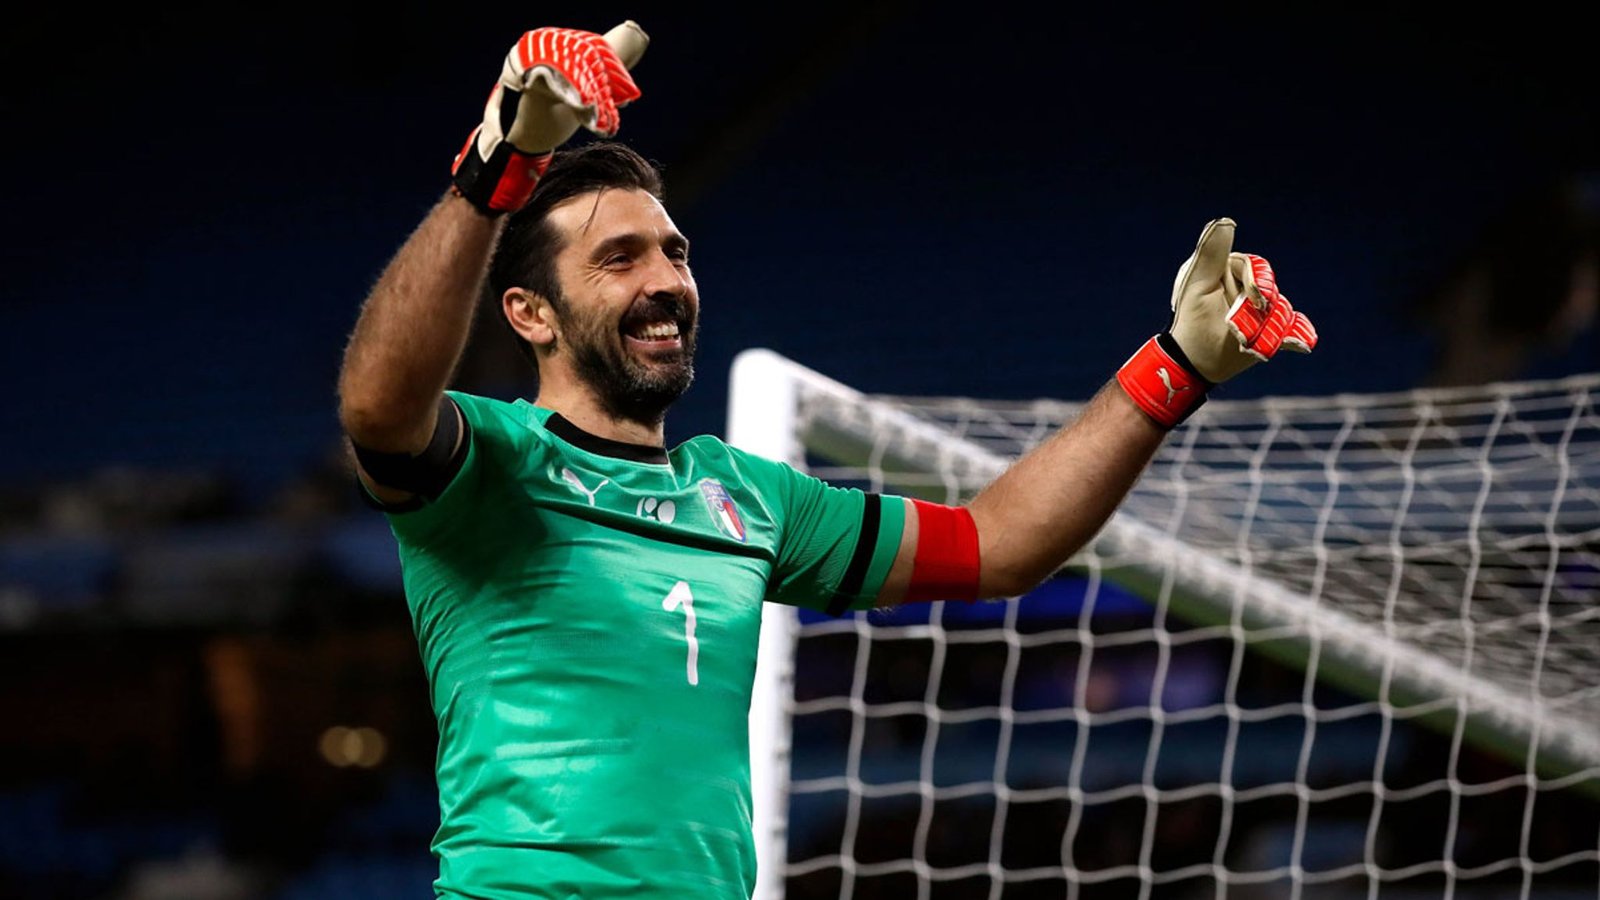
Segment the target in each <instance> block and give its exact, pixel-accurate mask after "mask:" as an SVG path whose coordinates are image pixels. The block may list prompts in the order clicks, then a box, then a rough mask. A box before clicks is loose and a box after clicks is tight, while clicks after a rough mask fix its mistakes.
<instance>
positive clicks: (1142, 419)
mask: <svg viewBox="0 0 1600 900" xmlns="http://www.w3.org/2000/svg"><path fill="white" fill-rule="evenodd" d="M1233 233H1234V223H1233V221H1232V220H1230V219H1217V220H1215V221H1213V222H1210V223H1208V224H1207V225H1206V228H1205V230H1204V231H1203V232H1202V233H1201V235H1200V241H1199V243H1198V244H1197V245H1196V247H1195V251H1194V253H1193V254H1192V255H1191V256H1190V257H1189V259H1188V260H1187V261H1185V262H1184V264H1183V266H1182V267H1180V268H1179V270H1178V276H1177V278H1176V279H1175V281H1174V283H1173V291H1172V312H1173V316H1172V322H1171V324H1170V325H1169V326H1168V328H1167V330H1166V331H1163V332H1162V333H1160V334H1158V335H1156V336H1154V337H1152V338H1151V339H1150V340H1149V341H1147V342H1146V343H1145V344H1144V345H1143V346H1142V347H1140V348H1139V350H1138V351H1137V352H1135V353H1134V354H1133V356H1132V357H1130V358H1129V359H1128V361H1127V362H1126V363H1124V364H1123V366H1122V368H1121V369H1120V370H1119V371H1118V372H1117V377H1116V379H1115V381H1113V382H1111V383H1108V384H1107V385H1106V386H1105V387H1103V388H1102V389H1101V390H1100V391H1099V392H1098V393H1097V394H1096V395H1095V396H1094V398H1093V399H1092V400H1090V401H1089V403H1088V404H1087V405H1086V406H1085V408H1084V409H1083V411H1082V412H1081V413H1080V414H1079V415H1078V417H1077V418H1076V419H1074V420H1073V421H1072V422H1071V423H1069V424H1068V425H1066V426H1065V427H1063V428H1062V429H1061V430H1060V431H1058V432H1056V434H1054V435H1053V436H1051V437H1050V438H1049V439H1048V440H1047V441H1045V443H1043V444H1042V445H1040V446H1039V447H1036V448H1035V449H1033V450H1032V451H1030V452H1029V453H1028V454H1026V455H1025V456H1023V457H1022V458H1021V459H1020V460H1018V461H1017V462H1016V463H1014V464H1013V465H1012V466H1011V467H1010V468H1008V469H1007V470H1006V471H1005V472H1004V473H1003V474H1002V475H1001V476H1000V477H999V478H997V479H995V480H994V482H992V483H991V484H989V485H988V486H987V487H986V488H984V489H983V490H982V491H981V492H980V493H979V494H978V495H977V496H976V497H974V498H973V500H972V501H971V502H970V503H968V504H967V505H966V506H965V507H948V506H939V505H937V504H928V503H923V502H921V501H916V500H906V501H904V502H905V504H906V520H905V527H904V531H903V532H902V536H901V541H900V549H899V552H898V554H897V555H896V557H895V562H894V565H893V567H892V568H891V569H890V571H889V574H888V577H887V578H886V579H885V581H884V585H883V588H882V590H881V591H880V592H879V595H878V603H879V604H880V605H893V604H896V603H900V602H906V601H918V600H953V599H976V598H979V597H1010V596H1015V595H1017V594H1021V593H1025V592H1026V591H1028V590H1030V589H1032V588H1033V587H1034V586H1036V585H1038V584H1039V583H1040V582H1041V581H1043V580H1044V579H1045V578H1047V577H1049V576H1050V574H1051V573H1053V572H1055V571H1056V569H1058V568H1060V567H1061V566H1062V565H1063V564H1064V563H1065V562H1066V561H1067V560H1068V559H1069V558H1071V556H1072V554H1074V553H1076V552H1077V551H1078V550H1079V549H1080V548H1081V547H1083V545H1084V544H1086V543H1088V541H1089V540H1090V539H1091V538H1093V537H1094V535H1095V534H1096V533H1097V532H1098V531H1099V530H1100V529H1101V527H1102V526H1104V525H1105V523H1106V521H1107V520H1108V519H1109V518H1110V517H1111V514H1112V513H1113V512H1115V511H1116V508H1117V506H1118V505H1120V504H1121V503H1122V500H1123V498H1124V497H1126V496H1127V493H1128V491H1129V490H1131V489H1132V488H1133V485H1134V484H1135V483H1136V482H1137V481H1138V479H1139V476H1140V474H1142V473H1143V471H1144V469H1145V466H1146V465H1148V464H1149V462H1150V459H1151V458H1152V457H1153V456H1154V455H1155V452H1156V450H1158V449H1159V448H1160V446H1161V444H1162V442H1163V441H1164V440H1165V438H1166V435H1167V433H1168V432H1169V431H1170V430H1171V429H1172V428H1174V427H1176V426H1177V425H1178V424H1179V423H1181V422H1182V421H1183V420H1184V419H1186V418H1187V417H1188V416H1189V415H1190V414H1191V413H1193V412H1194V411H1195V410H1196V409H1197V408H1199V406H1200V405H1201V404H1202V403H1204V402H1205V396H1206V392H1207V391H1208V390H1209V389H1210V388H1212V387H1214V386H1216V385H1217V384H1219V383H1221V382H1223V381H1226V380H1227V379H1229V378H1232V377H1233V376H1235V375H1237V374H1239V373H1240V372H1242V371H1244V370H1245V369H1247V368H1249V367H1250V366H1252V365H1254V364H1255V363H1257V362H1261V361H1263V360H1266V359H1270V358H1272V356H1273V355H1275V354H1276V353H1277V351H1278V350H1280V349H1283V348H1288V349H1290V350H1295V351H1298V352H1302V353H1309V352H1310V351H1311V349H1312V348H1313V347H1315V346H1316V343H1317V333H1316V330H1315V329H1314V328H1313V327H1312V325H1311V322H1310V320H1309V319H1307V318H1306V317H1305V315H1304V314H1302V313H1298V312H1295V310H1294V308H1293V307H1292V306H1291V305H1290V304H1289V301H1288V299H1287V298H1285V297H1284V296H1283V294H1282V293H1281V292H1280V291H1279V290H1278V287H1277V282H1276V278H1275V276H1274V275H1273V273H1272V268H1271V266H1270V265H1268V263H1267V261H1266V260H1265V259H1262V258H1261V257H1259V256H1254V255H1251V254H1246V253H1235V252H1232V246H1233Z"/></svg>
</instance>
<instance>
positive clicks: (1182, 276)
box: [1117, 219, 1317, 428]
mask: <svg viewBox="0 0 1600 900" xmlns="http://www.w3.org/2000/svg"><path fill="white" fill-rule="evenodd" d="M1233 231H1234V223H1233V220H1232V219H1214V220H1212V221H1211V222H1209V223H1207V224H1206V227H1205V230H1204V231H1202V232H1201V233H1200V241H1199V243H1197V244H1196V245H1195V248H1194V253H1193V254H1192V255H1191V256H1190V257H1189V258H1188V260H1186V261H1185V262H1184V264H1183V265H1182V266H1181V267H1180V268H1179V269H1178V277H1177V278H1176V279H1175V280H1174V281H1173V284H1172V324H1171V325H1169V326H1167V330H1166V331H1164V332H1162V333H1160V334H1158V335H1156V336H1155V337H1152V338H1151V339H1150V340H1148V341H1146V342H1145V344H1144V346H1142V347H1140V348H1139V350H1138V351H1137V352H1135V353H1134V354H1133V356H1132V357H1130V358H1129V359H1128V361H1127V362H1125V363H1123V364H1122V368H1121V369H1120V370H1118V371H1117V382H1118V383H1119V384H1121V385H1122V388H1123V390H1125V391H1127V392H1128V396H1130V397H1132V398H1133V402H1134V403H1136V404H1138V406H1139V408H1140V409H1142V410H1144V411H1145V413H1146V414H1148V415H1149V416H1150V418H1152V419H1154V420H1155V421H1156V423H1157V424H1159V425H1161V426H1162V427H1165V428H1172V427H1174V426H1176V425H1177V424H1178V423H1180V422H1182V421H1183V420H1184V419H1186V418H1188V416H1189V414H1190V413H1192V412H1194V411H1195V410H1196V409H1198V408H1199V407H1200V404H1202V403H1204V402H1205V397H1206V392H1207V391H1209V390H1210V389H1211V388H1212V387H1214V386H1216V385H1217V384H1219V383H1221V382H1224V381H1227V380H1228V379H1229V378H1232V377H1233V376H1235V375H1237V374H1239V373H1240V372H1243V371H1244V370H1245V369H1248V368H1250V367H1251V366H1253V365H1255V364H1256V363H1258V362H1261V361H1263V360H1268V359H1271V358H1272V357H1273V356H1274V355H1275V354H1276V353H1277V352H1278V351H1279V350H1280V349H1289V350H1294V351H1296V352H1298V353H1310V352H1311V350H1312V348H1313V347H1315V346H1317V330H1316V329H1315V328H1313V327H1312V325H1311V320H1310V319H1308V318H1306V316H1305V313H1299V312H1295V310H1294V307H1293V306H1290V305H1289V300H1288V298H1287V297H1284V296H1283V294H1281V293H1279V291H1278V282H1277V279H1276V278H1275V277H1274V276H1273V274H1272V266H1271V265H1269V264H1268V263H1267V261H1266V260H1265V259H1262V258H1261V257H1259V256H1255V255H1254V254H1249V253H1234V252H1232V251H1233Z"/></svg>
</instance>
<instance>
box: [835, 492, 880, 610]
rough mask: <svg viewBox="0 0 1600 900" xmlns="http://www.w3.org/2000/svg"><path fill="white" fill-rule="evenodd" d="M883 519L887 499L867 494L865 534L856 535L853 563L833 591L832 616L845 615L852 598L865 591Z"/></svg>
mask: <svg viewBox="0 0 1600 900" xmlns="http://www.w3.org/2000/svg"><path fill="white" fill-rule="evenodd" d="M882 520H883V498H882V497H880V496H879V495H877V494H867V503H866V506H864V507H863V508H862V510H861V534H860V535H858V536H857V537H856V549H855V550H854V552H852V553H851V554H850V564H849V565H847V566H845V567H844V577H843V578H840V579H839V588H838V590H836V591H834V592H833V599H831V600H829V601H828V608H827V613H828V615H830V616H839V615H843V614H844V611H845V610H847V609H849V608H850V601H852V600H854V599H855V597H856V595H857V594H859V593H861V585H862V583H863V582H865V581H866V580H867V569H868V567H870V566H871V565H872V548H873V547H875V546H877V544H878V525H879V524H880V523H881V522H882Z"/></svg>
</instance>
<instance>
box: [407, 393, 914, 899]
mask: <svg viewBox="0 0 1600 900" xmlns="http://www.w3.org/2000/svg"><path fill="white" fill-rule="evenodd" d="M450 396H451V397H452V398H453V399H454V400H455V401H456V403H457V404H458V405H459V406H460V408H461V410H462V413H463V415H464V416H465V418H466V421H467V422H468V424H469V425H470V427H471V437H470V440H471V446H470V447H469V449H468V452H467V456H466V461H465V463H464V464H463V467H462V469H461V471H460V472H459V473H458V474H457V475H456V477H455V479H454V480H453V481H452V482H451V484H450V486H449V487H448V488H447V489H446V490H445V491H444V492H443V493H442V494H441V495H440V496H439V498H438V499H437V500H436V501H434V502H432V503H428V504H426V505H424V506H422V507H421V508H418V509H414V510H410V511H406V512H391V513H390V514H389V522H390V525H391V528H392V530H393V532H394V535H395V538H396V541H397V544H398V547H399V554H400V560H401V568H402V572H403V576H404V583H405V590H406V598H407V603H408V604H409V606H410V610H411V614H412V621H413V626H414V628H415V632H416V637H417V643H418V649H419V652H420V654H421V658H422V663H423V666H424V668H425V670H426V673H427V676H428V681H429V685H430V691H431V695H432V701H433V709H434V713H435V716H436V718H437V720H438V725H439V749H438V760H437V765H436V776H437V779H438V787H439V800H440V813H441V823H440V828H439V831H438V833H437V834H436V836H435V838H434V841H433V851H434V853H435V855H436V856H437V857H438V859H439V869H440V873H439V879H438V881H437V882H436V889H437V891H438V893H439V894H440V896H443V897H452V898H455V897H462V898H465V897H471V898H487V900H512V898H516V900H526V898H542V897H562V898H566V897H584V898H601V897H623V896H628V897H638V896H651V897H698V898H744V897H748V896H749V895H750V893H751V891H752V889H753V887H754V884H755V847H754V841H753V838H752V835H751V830H750V829H751V810H750V803H751V799H750V765H749V749H748V744H749V741H748V725H747V715H748V711H749V705H750V694H751V689H752V681H753V678H754V674H755V663H756V645H757V636H758V633H759V628H760V617H761V605H762V601H763V600H772V601H777V602H782V603H789V604H795V605H802V606H807V607H811V608H814V609H825V608H826V607H827V606H828V604H829V602H830V601H832V600H833V599H834V597H835V594H836V592H837V591H838V589H839V582H840V579H841V578H843V577H844V576H845V573H846V570H847V568H848V567H849V566H850V562H851V559H852V557H853V556H854V555H855V553H856V545H857V542H858V540H864V541H866V542H867V544H868V546H870V547H871V548H873V552H872V555H871V557H870V558H869V559H867V560H866V563H867V565H866V568H865V570H864V571H865V576H864V578H862V583H861V587H860V590H859V591H856V592H852V593H851V594H850V596H849V600H850V603H851V605H852V606H855V607H859V606H866V605H870V604H871V603H872V600H873V598H874V597H875V596H876V594H877V592H878V590H879V589H880V588H881V586H882V583H883V579H884V577H885V576H886V575H887V572H888V569H889V565H890V563H891V562H892V560H893V555H894V552H895V550H896V548H897V547H898V544H899V540H900V533H901V529H902V528H903V526H904V511H903V502H902V501H900V500H899V499H898V498H884V500H883V504H882V505H883V506H884V507H885V508H889V507H893V508H894V510H896V511H897V513H898V514H894V513H886V514H885V515H883V516H881V517H880V523H879V526H878V528H877V532H876V533H875V534H869V535H862V534H861V533H860V532H861V528H862V521H863V516H862V511H863V507H864V505H865V503H866V496H865V495H864V494H862V493H861V492H860V491H858V490H853V489H842V488H835V487H831V486H828V485H826V484H824V483H822V482H821V481H819V480H817V479H815V478H813V477H811V476H809V475H805V474H804V473H801V472H799V471H797V470H795V469H794V468H792V467H790V466H788V465H785V464H782V463H777V462H773V461H770V460H766V459H762V458H760V457H757V456H754V455H751V454H749V453H745V452H743V451H740V450H737V449H735V448H733V447H730V446H728V445H727V444H725V443H723V442H721V441H719V440H717V439H715V438H712V437H699V438H695V439H692V440H690V441H686V442H685V443H683V444H681V445H680V446H678V447H677V448H675V449H673V450H672V451H670V453H668V454H667V458H668V460H667V462H665V463H658V462H639V461H635V460H630V459H624V458H619V457H618V456H616V455H608V452H606V449H605V448H603V447H597V446H596V445H592V444H587V443H586V444H585V446H577V445H575V444H574V443H569V442H568V441H566V440H563V439H562V438H561V437H558V436H557V435H555V434H553V433H551V431H550V430H549V429H547V428H546V427H545V426H546V423H547V422H548V421H549V419H550V416H551V413H550V411H549V410H546V409H541V408H538V407H535V406H532V405H531V404H528V403H527V402H525V401H518V402H516V403H505V402H502V401H498V400H492V399H488V398H484V397H477V396H474V395H470V394H463V393H456V392H452V393H451V395H450ZM857 569H858V571H859V570H860V569H861V567H860V564H859V563H858V565H857ZM858 577H859V576H858Z"/></svg>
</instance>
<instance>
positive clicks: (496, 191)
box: [450, 20, 650, 214]
mask: <svg viewBox="0 0 1600 900" xmlns="http://www.w3.org/2000/svg"><path fill="white" fill-rule="evenodd" d="M649 42H650V38H649V37H648V36H647V35H646V34H645V33H644V30H643V29H641V28H640V27H639V26H638V24H636V23H635V22H633V21H632V20H629V21H627V22H624V23H622V24H621V25H618V26H617V27H616V28H613V29H611V30H610V31H608V32H606V34H605V36H604V37H602V36H601V35H598V34H595V33H594V32H591V31H578V30H576V29H572V28H537V29H534V30H533V31H530V32H528V33H526V34H524V35H523V36H522V39H521V40H519V41H517V43H516V46H514V47H512V48H511V52H510V53H507V54H506V61H505V64H504V65H503V66H501V68H500V80H499V81H497V82H495V86H494V90H493V91H491V92H490V94H489V102H488V103H487V104H486V105H485V106H484V110H483V124H481V125H479V126H478V127H477V128H475V129H473V132H472V135H471V136H470V137H468V138H467V143H466V145H465V146H463V147H462V148H461V152H460V153H458V154H456V158H455V162H454V164H453V165H452V166H451V168H450V173H451V176H452V180H453V182H454V185H455V191H456V193H458V194H460V195H461V196H463V197H465V198H466V199H468V200H470V201H471V202H472V203H473V204H475V205H476V206H477V207H478V208H479V209H482V210H483V211H485V212H488V213H491V214H495V213H503V212H514V211H516V210H518V209H521V208H522V207H523V205H524V204H526V203H527V202H528V198H529V197H530V196H532V195H533V187H534V185H535V184H537V183H538V182H539V178H540V177H541V176H543V175H544V170H545V168H546V167H548V166H549V165H550V154H551V152H552V151H554V150H555V148H557V147H559V146H561V145H562V144H564V143H566V141H567V139H568V138H570V137H572V136H573V134H575V133H577V131H578V129H579V128H580V127H583V128H587V129H589V130H590V131H593V132H594V133H596V134H599V135H604V136H606V137H610V136H611V135H613V134H616V133H617V125H618V118H619V117H618V114H617V108H618V107H620V106H625V105H627V104H628V103H629V102H631V101H633V100H637V99H638V98H639V87H638V85H636V84H634V83H633V76H631V75H629V74H628V69H630V68H632V67H633V66H634V65H635V64H637V63H638V62H639V58H640V57H642V56H643V55H644V48H645V46H646V45H647V44H648V43H649Z"/></svg>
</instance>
